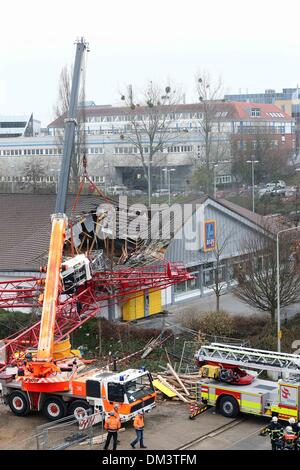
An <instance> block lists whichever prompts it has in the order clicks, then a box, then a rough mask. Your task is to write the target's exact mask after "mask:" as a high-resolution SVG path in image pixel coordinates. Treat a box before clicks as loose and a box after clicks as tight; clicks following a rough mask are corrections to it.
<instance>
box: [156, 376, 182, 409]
mask: <svg viewBox="0 0 300 470" xmlns="http://www.w3.org/2000/svg"><path fill="white" fill-rule="evenodd" d="M157 378H158V380H160V381H161V382H162V383H163V384H164V385H165V386H166V387H168V388H170V389H171V390H172V391H173V392H174V393H176V395H177V396H178V397H179V398H180V399H181V400H182V401H184V402H185V403H188V400H187V399H186V398H185V397H184V396H183V395H181V393H179V392H178V390H176V388H174V387H173V386H172V385H171V384H170V383H168V382H167V381H166V380H165V379H164V378H163V377H162V376H161V375H157Z"/></svg>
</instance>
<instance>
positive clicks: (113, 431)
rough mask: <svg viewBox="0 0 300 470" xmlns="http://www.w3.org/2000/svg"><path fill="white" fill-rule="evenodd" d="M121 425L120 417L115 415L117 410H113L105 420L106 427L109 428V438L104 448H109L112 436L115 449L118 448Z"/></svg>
mask: <svg viewBox="0 0 300 470" xmlns="http://www.w3.org/2000/svg"><path fill="white" fill-rule="evenodd" d="M120 427H121V422H120V419H119V418H117V417H116V416H115V412H114V411H111V412H110V413H109V414H108V417H107V418H106V420H105V424H104V428H105V429H107V438H106V442H105V446H104V450H107V449H108V446H109V444H110V441H111V438H113V450H116V448H117V441H118V430H119V429H120Z"/></svg>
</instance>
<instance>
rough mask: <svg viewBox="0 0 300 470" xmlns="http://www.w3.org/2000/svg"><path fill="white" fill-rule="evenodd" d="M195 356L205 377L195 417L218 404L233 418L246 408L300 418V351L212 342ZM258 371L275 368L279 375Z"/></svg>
mask: <svg viewBox="0 0 300 470" xmlns="http://www.w3.org/2000/svg"><path fill="white" fill-rule="evenodd" d="M195 358H196V362H197V364H198V365H199V366H200V376H201V379H200V381H199V382H198V384H197V386H196V407H193V409H192V410H191V415H190V417H191V418H193V417H195V416H197V415H198V414H200V413H202V412H203V411H205V409H207V408H208V407H209V406H214V407H216V408H217V409H219V411H220V413H221V414H222V415H223V416H227V417H230V418H234V417H236V416H237V415H238V414H239V413H240V412H244V413H250V414H255V415H260V416H278V418H279V419H282V420H288V419H289V418H291V417H293V418H295V419H296V420H299V418H300V411H299V410H300V355H296V354H286V353H278V352H274V351H265V350H259V349H251V348H245V347H241V346H233V345H228V344H220V343H211V344H210V345H204V346H202V347H201V349H200V350H199V351H198V352H197V353H196V355H195ZM257 371H260V373H262V372H263V371H267V372H271V373H273V374H276V376H277V379H276V380H266V379H261V378H259V375H260V373H259V374H258V372H257Z"/></svg>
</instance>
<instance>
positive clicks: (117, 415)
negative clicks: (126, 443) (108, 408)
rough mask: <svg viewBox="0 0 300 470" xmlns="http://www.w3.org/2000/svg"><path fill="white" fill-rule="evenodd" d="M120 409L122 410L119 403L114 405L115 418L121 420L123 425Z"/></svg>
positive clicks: (118, 442)
mask: <svg viewBox="0 0 300 470" xmlns="http://www.w3.org/2000/svg"><path fill="white" fill-rule="evenodd" d="M119 408H120V405H119V404H118V403H115V404H114V412H115V417H116V418H118V419H119V421H120V424H121V417H120V414H119ZM117 444H120V441H119V439H118V441H117Z"/></svg>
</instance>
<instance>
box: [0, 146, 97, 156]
mask: <svg viewBox="0 0 300 470" xmlns="http://www.w3.org/2000/svg"><path fill="white" fill-rule="evenodd" d="M62 152H63V150H62V148H54V149H48V148H46V149H17V150H16V149H13V150H0V156H2V157H5V156H6V157H17V156H19V155H62ZM87 152H88V154H89V155H95V154H103V153H104V149H103V147H89V148H88V149H87Z"/></svg>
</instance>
